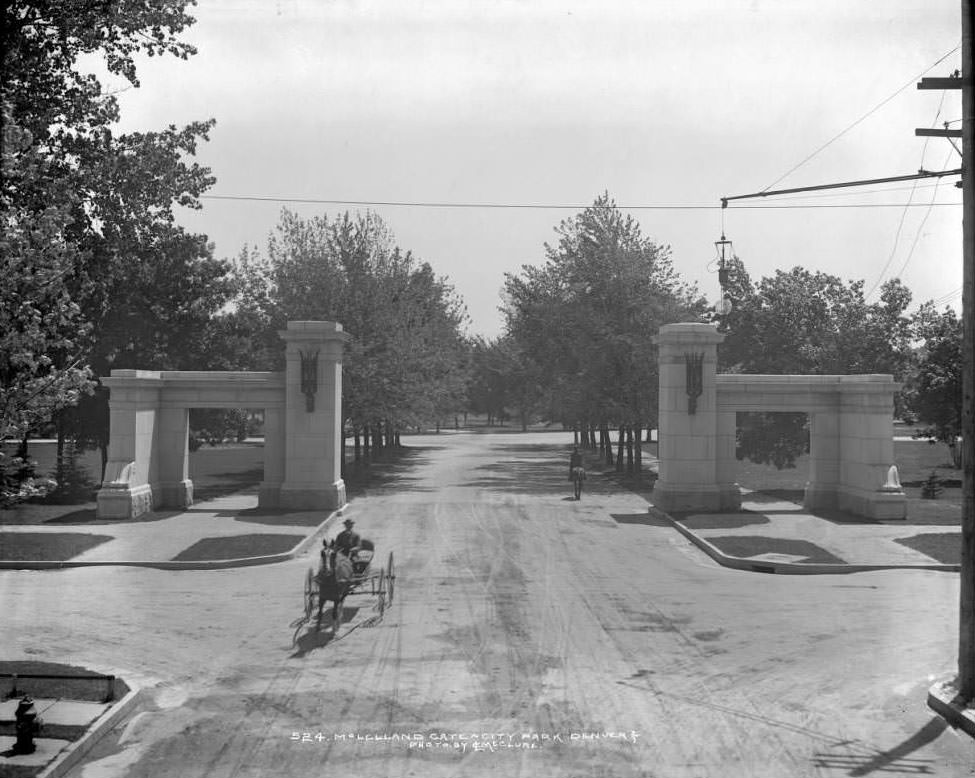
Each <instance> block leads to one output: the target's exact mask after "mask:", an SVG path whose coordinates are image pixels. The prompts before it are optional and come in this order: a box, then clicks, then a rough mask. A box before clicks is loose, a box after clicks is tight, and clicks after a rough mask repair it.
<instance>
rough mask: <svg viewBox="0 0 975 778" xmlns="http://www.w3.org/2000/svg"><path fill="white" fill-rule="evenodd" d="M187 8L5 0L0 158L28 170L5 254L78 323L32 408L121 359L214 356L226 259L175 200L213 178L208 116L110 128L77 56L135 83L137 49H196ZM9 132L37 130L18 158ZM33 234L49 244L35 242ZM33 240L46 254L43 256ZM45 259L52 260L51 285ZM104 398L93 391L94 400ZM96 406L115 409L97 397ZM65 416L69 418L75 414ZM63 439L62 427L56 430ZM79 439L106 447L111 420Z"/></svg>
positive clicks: (14, 269)
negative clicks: (0, 153) (180, 214)
mask: <svg viewBox="0 0 975 778" xmlns="http://www.w3.org/2000/svg"><path fill="white" fill-rule="evenodd" d="M188 4H189V3H188V2H187V0H153V1H152V2H150V0H136V2H129V3H124V4H119V3H88V2H77V1H76V0H71V2H50V0H40V1H33V2H32V1H30V0H13V1H12V2H9V3H6V4H5V5H4V8H3V22H4V23H3V25H2V28H0V43H2V50H3V70H2V99H3V105H4V120H5V121H4V125H5V128H4V129H5V133H4V135H5V137H4V144H5V156H4V165H5V168H6V167H8V163H9V164H10V165H12V166H13V167H15V168H17V169H19V170H20V171H21V174H20V175H19V176H17V177H16V186H15V187H12V188H8V187H5V189H4V193H5V197H4V202H3V210H4V218H5V224H8V225H19V229H18V230H14V231H13V233H12V234H13V235H14V238H13V239H12V240H13V241H14V244H13V245H11V246H10V253H11V254H12V255H13V256H12V257H11V258H9V259H8V252H7V251H4V257H5V261H7V262H8V267H7V268H6V269H7V270H8V271H9V272H8V277H10V278H12V279H15V280H14V283H15V284H20V285H21V286H22V288H23V289H24V292H25V293H26V292H29V291H30V286H31V284H38V283H43V284H44V291H43V292H42V294H41V295H40V296H38V297H30V299H34V300H36V301H37V309H38V316H39V317H40V319H41V320H44V321H52V320H58V321H59V322H60V326H61V331H62V332H70V333H71V336H70V337H69V338H68V339H67V340H68V341H69V342H67V341H64V340H62V341H60V342H59V341H58V339H57V338H56V337H52V338H49V342H47V343H41V342H37V343H36V345H35V346H34V352H35V353H36V354H38V355H40V359H39V361H41V362H43V361H44V360H48V359H49V360H51V362H52V364H53V365H54V369H63V370H65V371H68V372H67V373H66V375H67V376H69V380H68V383H67V384H66V385H64V386H60V385H59V383H58V381H57V380H53V381H50V383H49V386H50V388H51V393H52V395H53V397H54V398H55V399H54V400H53V401H52V402H41V403H40V404H39V407H38V408H37V412H36V413H34V414H33V417H32V418H33V419H35V420H42V419H43V418H44V416H45V415H50V413H51V412H54V411H57V410H58V409H60V408H62V407H64V406H66V405H71V404H72V403H74V402H76V401H77V400H78V398H79V396H80V392H81V391H82V390H83V389H84V385H85V384H86V383H87V380H88V376H89V373H88V372H87V369H88V367H89V366H91V367H92V368H94V371H95V372H96V373H97V374H104V373H106V372H108V371H109V370H111V369H112V368H115V367H147V368H153V367H172V366H177V365H178V366H183V367H189V366H193V363H194V361H195V362H196V363H197V365H203V363H205V362H206V351H205V346H206V341H207V336H206V334H205V333H206V329H207V322H208V320H209V319H210V317H211V315H212V314H213V313H214V312H215V311H217V310H219V309H220V307H221V306H222V305H223V303H224V302H225V300H226V299H227V298H228V296H229V293H230V290H229V289H228V288H226V278H225V277H226V274H227V270H228V266H227V265H226V264H225V263H220V262H217V261H215V260H214V259H213V258H212V256H211V248H210V247H209V246H208V245H207V242H206V238H205V236H198V235H189V234H187V233H186V232H185V231H184V230H183V229H182V228H180V227H178V226H177V225H176V224H175V216H174V212H173V209H174V206H175V205H180V206H184V207H190V208H194V207H199V201H198V197H199V195H200V194H201V193H202V192H203V191H205V190H206V188H207V187H209V186H210V185H211V184H212V183H213V178H212V176H211V175H210V172H209V170H208V169H206V168H205V167H201V166H199V165H197V164H188V163H186V162H185V161H184V159H185V157H187V156H191V155H193V154H195V152H196V146H197V143H198V142H199V140H200V139H204V140H205V139H206V138H207V133H208V132H209V130H210V128H211V127H212V126H213V122H212V121H207V122H195V123H192V124H191V125H189V126H188V127H185V128H183V129H178V128H176V127H175V126H170V127H168V128H166V129H163V130H161V131H157V132H133V133H122V134H119V133H116V132H115V131H114V130H113V125H114V123H115V122H116V121H117V120H118V118H119V110H118V103H117V100H116V98H115V97H114V95H112V94H107V93H106V92H105V91H104V89H103V87H102V85H101V83H100V82H99V80H98V78H97V77H95V76H94V75H91V74H89V73H86V72H84V71H83V69H82V68H81V67H79V64H78V63H79V60H80V59H81V58H82V57H85V56H87V55H93V54H100V55H101V56H102V58H103V60H104V63H105V65H106V67H107V68H108V70H109V72H110V73H112V74H114V75H117V76H121V77H122V78H124V79H125V80H127V81H128V83H129V85H130V86H132V87H137V86H138V85H139V81H138V78H137V75H136V65H135V62H136V57H137V56H139V55H149V56H156V55H162V54H172V55H175V56H178V57H180V58H184V59H185V58H186V57H187V56H189V55H191V54H193V53H194V52H195V50H194V49H193V47H192V46H190V45H188V44H186V43H183V42H180V41H179V40H178V35H179V34H180V33H181V32H182V31H183V30H184V29H185V28H186V27H187V26H189V25H190V24H192V23H193V21H194V20H193V18H192V17H191V16H189V15H188V14H187V13H186V12H185V8H186V6H187V5H188ZM11 129H16V131H17V132H19V133H20V136H19V137H21V138H25V139H27V140H26V146H24V144H20V145H21V147H20V148H18V149H17V151H16V153H15V154H14V156H15V157H16V159H14V160H12V161H11V160H8V156H9V155H8V153H7V151H6V149H8V147H10V146H11V145H15V144H11V142H10V135H11V132H10V130H11ZM5 172H6V171H5ZM6 179H7V176H6V175H5V180H6ZM66 193H70V195H68V194H66ZM25 236H29V240H30V241H33V242H34V244H43V247H41V248H38V246H37V245H35V246H34V247H31V246H30V245H28V237H25ZM31 251H34V252H35V253H36V252H37V251H41V252H46V253H47V255H48V257H47V260H46V264H45V262H44V261H40V262H39V261H38V257H36V256H32V255H31V253H30V252H31ZM55 254H57V262H56V263H55V262H54V259H53V257H54V255H55ZM35 267H41V268H50V272H49V273H48V274H47V280H46V281H45V279H44V277H43V274H36V273H34V272H33V268H35ZM33 276H36V277H33ZM55 278H56V279H57V281H58V283H53V280H54V279H55ZM34 318H35V320H36V319H37V316H35V317H34ZM49 329H50V328H49ZM4 345H5V347H6V345H7V344H4ZM4 353H5V354H6V353H8V352H7V351H6V350H5V352H4ZM9 353H13V352H9ZM8 364H10V363H9V362H8ZM17 365H18V370H19V371H20V372H23V373H24V374H25V376H26V377H25V379H24V381H23V382H22V383H23V384H25V385H26V384H29V382H30V378H29V377H30V375H32V372H31V371H32V370H33V368H31V367H30V366H25V365H21V364H20V363H17ZM71 370H74V371H76V372H75V373H71V372H70V371H71ZM78 371H80V372H78ZM34 372H36V371H34ZM79 376H83V378H84V380H79ZM11 386H13V387H14V389H13V390H10V391H9V392H8V393H10V392H12V393H14V394H18V396H19V397H20V398H21V399H20V400H18V402H20V403H21V405H22V404H23V398H24V397H30V396H32V395H31V394H30V393H31V392H32V391H33V389H31V388H30V387H29V386H28V387H26V389H24V387H22V386H21V384H16V383H14V384H10V383H8V381H7V380H5V381H4V388H5V390H8V387H11ZM25 391H26V394H25ZM104 397H105V395H104V393H99V394H98V395H97V396H96V400H97V401H98V402H104ZM95 417H96V418H98V419H105V418H107V414H106V413H104V412H103V409H102V410H99V411H97V412H96V413H95ZM58 418H59V420H60V421H61V422H62V423H67V419H68V415H67V414H63V413H62V414H59V415H58ZM31 423H33V422H31ZM78 423H80V422H78V420H77V419H75V420H74V421H73V422H72V425H73V426H74V427H75V428H77V424H78ZM21 426H22V425H21ZM89 433H90V434H89ZM6 434H8V433H7V431H6V430H5V431H4V435H6ZM63 435H64V430H62V431H61V434H60V435H59V440H62V439H63ZM80 440H81V442H85V441H86V440H87V441H92V440H97V441H98V442H99V444H100V445H104V444H105V443H106V442H107V429H106V430H103V431H100V432H95V431H91V430H89V432H88V433H85V434H84V435H82V436H81V438H80ZM103 457H104V450H103Z"/></svg>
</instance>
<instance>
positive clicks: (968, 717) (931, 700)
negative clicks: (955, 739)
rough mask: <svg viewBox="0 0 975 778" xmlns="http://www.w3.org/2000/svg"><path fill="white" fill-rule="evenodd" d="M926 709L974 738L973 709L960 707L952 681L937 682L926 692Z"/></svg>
mask: <svg viewBox="0 0 975 778" xmlns="http://www.w3.org/2000/svg"><path fill="white" fill-rule="evenodd" d="M928 707H929V708H931V710H933V711H934V712H935V713H937V714H938V715H939V716H941V717H942V718H943V719H944V720H945V721H947V722H948V723H949V724H950V725H951V726H952V727H954V728H955V729H960V730H961V731H962V732H964V733H965V734H967V735H968V736H969V737H971V738H975V708H973V707H962V705H961V703H960V702H959V701H958V694H957V689H956V688H955V686H954V679H952V680H950V681H939V682H938V683H936V684H935V685H934V686H932V687H931V688H930V690H928Z"/></svg>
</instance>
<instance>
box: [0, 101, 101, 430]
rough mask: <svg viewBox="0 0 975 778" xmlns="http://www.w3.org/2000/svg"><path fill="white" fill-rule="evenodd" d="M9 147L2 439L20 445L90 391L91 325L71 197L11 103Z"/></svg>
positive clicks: (3, 194)
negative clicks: (83, 306) (80, 292)
mask: <svg viewBox="0 0 975 778" xmlns="http://www.w3.org/2000/svg"><path fill="white" fill-rule="evenodd" d="M2 143H3V145H2V178H3V181H2V186H0V211H2V219H3V222H2V223H3V229H2V231H0V272H2V274H3V279H4V282H3V283H2V284H0V413H2V415H0V436H2V437H0V439H2V440H6V439H8V438H16V439H18V440H19V439H21V438H23V437H24V436H25V435H26V434H27V432H28V430H30V428H31V427H33V426H35V425H36V424H38V423H39V422H42V421H45V420H47V419H48V418H50V417H51V415H52V414H53V413H55V412H56V411H58V410H59V409H60V408H63V407H65V406H66V405H70V404H72V403H74V402H76V401H77V400H78V398H79V397H80V396H81V395H82V394H83V393H84V392H85V391H87V390H88V388H89V385H90V372H89V370H88V367H87V364H86V363H85V360H84V358H83V355H82V354H81V353H80V347H81V340H82V338H83V337H84V335H85V334H86V332H87V330H88V325H87V324H86V322H85V321H84V320H83V318H82V316H81V311H80V308H79V307H78V305H77V303H75V302H74V301H73V300H72V298H71V295H70V294H69V292H68V281H69V280H70V278H71V277H72V276H73V275H74V274H75V272H76V262H77V249H76V247H75V246H74V245H73V244H72V243H71V242H70V241H68V240H67V239H66V238H65V232H66V229H67V227H68V225H69V224H70V221H71V217H70V216H69V214H68V211H69V208H70V206H71V202H70V195H68V194H67V193H65V192H63V191H61V190H60V189H59V187H57V185H56V183H55V182H53V181H52V180H51V179H50V178H49V177H48V176H47V173H48V170H49V165H48V164H47V162H46V160H44V159H43V158H42V157H41V156H40V155H38V154H37V153H36V150H35V149H34V148H33V145H32V137H31V134H30V132H29V131H27V130H25V129H23V128H22V127H20V126H19V125H18V124H17V123H16V121H15V120H14V119H13V117H12V116H11V115H10V112H9V109H8V107H7V106H6V105H5V106H4V131H3V133H2ZM25 190H28V191H35V192H40V191H42V190H46V191H47V197H45V198H43V199H40V200H35V201H31V200H30V199H28V198H24V197H22V196H21V195H22V193H23V192H24V191H25ZM25 200H26V201H27V202H24V201H25ZM32 206H33V207H32Z"/></svg>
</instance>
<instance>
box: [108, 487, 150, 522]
mask: <svg viewBox="0 0 975 778" xmlns="http://www.w3.org/2000/svg"><path fill="white" fill-rule="evenodd" d="M97 500H98V508H97V509H96V511H95V515H96V516H97V517H98V518H99V519H134V518H136V517H138V516H141V515H143V514H144V513H150V512H151V511H152V507H153V497H152V487H151V486H150V485H149V484H143V485H142V486H131V487H129V486H121V487H120V486H103V487H102V488H101V489H99V490H98V495H97Z"/></svg>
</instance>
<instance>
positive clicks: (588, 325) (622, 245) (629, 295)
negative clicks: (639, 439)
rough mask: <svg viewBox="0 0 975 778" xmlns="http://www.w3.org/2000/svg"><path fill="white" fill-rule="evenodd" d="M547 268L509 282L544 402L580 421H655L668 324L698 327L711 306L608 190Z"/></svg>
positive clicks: (520, 342)
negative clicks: (656, 340) (659, 336)
mask: <svg viewBox="0 0 975 778" xmlns="http://www.w3.org/2000/svg"><path fill="white" fill-rule="evenodd" d="M556 235H557V236H558V242H557V243H556V244H555V245H549V244H546V245H545V255H546V261H545V264H544V265H543V266H542V267H533V266H527V265H526V266H524V267H523V268H522V272H521V274H520V275H514V274H508V275H506V277H505V303H504V308H503V311H504V313H505V317H506V326H507V331H508V333H509V335H510V336H511V337H512V339H513V340H514V342H515V343H516V344H517V346H518V348H519V349H520V350H521V352H522V353H523V354H524V355H525V360H526V362H527V363H530V364H532V365H537V366H538V371H537V375H538V377H539V385H538V387H537V390H536V391H537V394H538V395H539V402H542V403H543V404H544V405H546V406H547V407H549V408H551V409H552V410H553V412H554V413H556V414H557V416H558V418H560V419H562V420H563V421H566V422H568V423H572V424H583V425H600V426H602V427H603V428H604V429H605V428H606V427H607V425H609V424H613V425H619V426H621V435H622V434H623V432H624V430H623V429H622V427H630V428H639V427H641V426H642V425H644V424H649V423H652V422H654V421H655V418H656V391H657V364H656V357H655V353H654V349H653V346H652V343H651V340H650V338H651V336H652V335H653V334H654V333H656V331H657V330H658V329H659V327H660V325H662V324H666V323H670V322H677V321H689V320H696V319H699V318H700V317H701V315H702V314H703V313H704V308H705V306H704V301H703V300H702V299H701V297H700V296H699V295H698V293H697V290H696V288H695V287H693V286H691V285H688V284H686V283H684V282H683V281H681V279H680V277H679V275H678V274H677V272H676V270H675V269H674V267H673V260H672V257H671V251H670V247H669V246H660V245H657V244H656V243H654V242H653V241H652V240H650V239H649V238H647V237H645V236H644V235H643V233H642V231H641V228H640V225H639V224H638V223H637V222H636V220H634V219H633V218H632V217H630V216H627V215H624V214H623V213H622V212H621V211H620V210H619V208H618V207H617V206H616V203H615V201H614V200H612V198H610V196H609V194H608V193H604V194H603V195H600V196H599V197H598V198H596V200H595V201H594V202H593V205H592V206H591V207H589V208H587V209H585V210H584V211H583V212H582V213H580V214H578V215H576V216H574V217H572V218H570V219H567V220H565V221H563V222H562V223H561V224H559V225H558V227H557V228H556Z"/></svg>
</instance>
